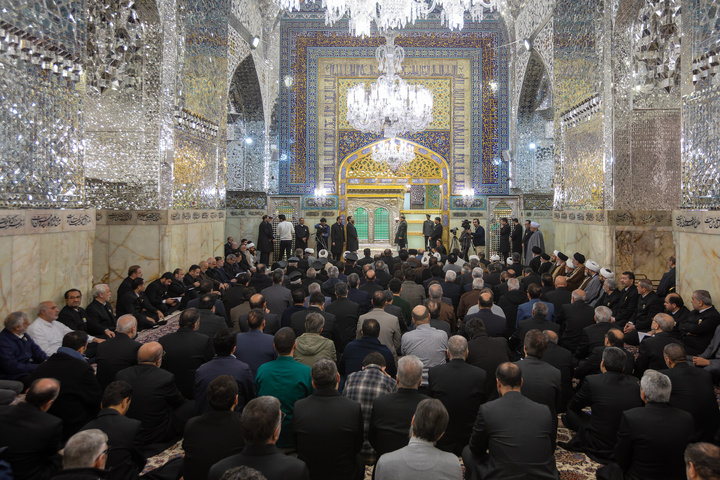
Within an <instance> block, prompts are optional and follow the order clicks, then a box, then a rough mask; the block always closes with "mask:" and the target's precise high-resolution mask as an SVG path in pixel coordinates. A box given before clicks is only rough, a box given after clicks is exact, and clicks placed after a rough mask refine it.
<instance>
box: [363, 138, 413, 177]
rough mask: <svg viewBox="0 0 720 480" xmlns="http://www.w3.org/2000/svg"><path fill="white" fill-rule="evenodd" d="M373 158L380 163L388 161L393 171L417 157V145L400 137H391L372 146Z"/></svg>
mask: <svg viewBox="0 0 720 480" xmlns="http://www.w3.org/2000/svg"><path fill="white" fill-rule="evenodd" d="M372 159H373V160H375V161H376V162H378V163H386V164H388V165H389V166H390V169H391V170H392V171H393V172H397V171H398V170H399V169H400V167H402V166H403V165H406V164H408V163H410V162H412V161H413V160H414V159H415V147H413V146H412V144H411V143H409V142H406V141H405V140H401V139H399V138H394V137H393V138H389V139H387V140H383V141H382V142H380V143H377V144H375V145H374V146H373V147H372Z"/></svg>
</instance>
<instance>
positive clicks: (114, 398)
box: [81, 382, 147, 480]
mask: <svg viewBox="0 0 720 480" xmlns="http://www.w3.org/2000/svg"><path fill="white" fill-rule="evenodd" d="M131 401H132V387H131V386H130V384H129V383H127V382H112V383H111V384H110V385H108V386H107V388H106V389H105V392H104V393H103V397H102V410H100V412H99V413H98V414H97V417H95V419H93V420H90V422H88V423H87V424H86V425H85V426H84V427H83V428H82V429H81V431H82V430H90V429H98V430H101V431H102V432H103V433H105V435H107V436H108V444H109V445H111V446H112V448H111V449H110V450H109V451H108V456H107V461H106V463H105V468H106V469H108V470H110V474H109V475H108V479H109V480H132V479H136V478H138V476H139V475H140V472H142V470H143V469H144V468H145V463H146V461H147V459H146V458H145V455H143V453H142V452H141V451H140V449H139V448H138V434H139V433H140V426H141V423H140V420H135V419H132V418H128V417H126V416H125V414H126V413H127V411H128V408H130V402H131Z"/></svg>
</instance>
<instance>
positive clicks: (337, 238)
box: [330, 215, 345, 262]
mask: <svg viewBox="0 0 720 480" xmlns="http://www.w3.org/2000/svg"><path fill="white" fill-rule="evenodd" d="M342 220H343V219H342V216H341V215H339V216H338V217H337V218H336V219H335V223H333V224H332V227H330V251H331V252H332V254H333V259H335V261H336V262H339V261H340V257H342V253H343V249H344V247H345V227H343V224H342Z"/></svg>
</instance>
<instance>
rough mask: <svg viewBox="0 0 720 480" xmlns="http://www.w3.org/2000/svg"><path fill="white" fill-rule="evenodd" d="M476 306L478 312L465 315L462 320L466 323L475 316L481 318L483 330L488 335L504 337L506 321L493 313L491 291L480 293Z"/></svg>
mask: <svg viewBox="0 0 720 480" xmlns="http://www.w3.org/2000/svg"><path fill="white" fill-rule="evenodd" d="M478 307H479V310H478V312H477V313H473V314H472V315H466V316H465V318H464V319H463V322H465V323H467V322H469V321H470V320H472V319H474V318H477V319H478V320H482V322H483V325H485V331H486V332H487V334H488V335H490V336H491V337H505V335H506V330H507V323H506V321H505V319H504V318H503V317H501V316H500V315H495V314H494V313H493V312H492V310H491V309H492V307H493V295H492V293H490V292H489V291H487V292H483V293H480V296H479V297H478Z"/></svg>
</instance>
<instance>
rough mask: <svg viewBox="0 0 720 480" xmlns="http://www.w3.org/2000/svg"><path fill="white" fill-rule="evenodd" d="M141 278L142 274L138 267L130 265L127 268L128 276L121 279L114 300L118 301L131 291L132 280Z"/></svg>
mask: <svg viewBox="0 0 720 480" xmlns="http://www.w3.org/2000/svg"><path fill="white" fill-rule="evenodd" d="M142 276H143V272H142V268H140V265H131V266H130V267H129V268H128V276H127V277H125V278H124V279H123V281H122V282H121V283H120V286H119V287H118V289H117V295H116V296H115V298H116V299H118V301H119V300H120V299H121V298H122V297H123V295H125V294H126V293H127V292H131V291H133V280H135V279H136V278H142Z"/></svg>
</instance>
